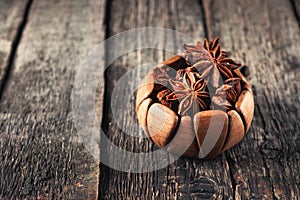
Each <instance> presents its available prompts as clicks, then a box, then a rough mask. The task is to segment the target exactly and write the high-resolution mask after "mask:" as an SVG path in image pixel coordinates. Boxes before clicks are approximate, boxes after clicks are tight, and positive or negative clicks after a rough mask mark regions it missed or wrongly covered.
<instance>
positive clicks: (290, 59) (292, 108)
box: [204, 0, 300, 199]
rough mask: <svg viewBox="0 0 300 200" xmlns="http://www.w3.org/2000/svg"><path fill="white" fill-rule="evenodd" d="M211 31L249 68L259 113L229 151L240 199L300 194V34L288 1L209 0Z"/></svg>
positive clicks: (274, 197)
mask: <svg viewBox="0 0 300 200" xmlns="http://www.w3.org/2000/svg"><path fill="white" fill-rule="evenodd" d="M204 3H205V7H206V11H207V12H208V13H209V15H208V16H209V18H210V19H209V20H210V21H211V23H210V24H211V26H210V27H209V28H210V29H211V33H212V36H217V35H220V36H221V38H222V39H221V42H222V43H223V44H224V47H225V49H231V52H232V56H234V57H240V58H242V59H243V62H242V63H243V64H246V65H248V66H249V68H250V72H251V77H250V84H251V85H252V87H253V91H254V95H255V114H254V119H253V123H252V126H251V128H250V130H249V133H248V134H247V135H246V137H245V139H244V140H243V141H242V142H241V143H239V144H238V145H236V146H235V147H234V148H232V149H231V150H229V151H228V154H227V157H228V159H229V161H230V162H229V165H230V168H231V172H232V177H233V178H234V179H235V182H234V192H235V194H234V195H235V197H236V199H246V198H250V199H254V198H255V199H262V198H265V199H297V198H299V196H300V193H299V192H300V185H299V181H297V180H299V178H296V177H299V171H300V169H299V166H300V163H299V161H300V154H299V152H300V149H299V143H300V137H299V132H300V126H299V118H300V115H299V110H300V107H299V106H300V104H299V96H300V95H299V75H300V73H299V72H300V71H299V69H300V67H299V66H300V58H299V52H300V46H299V43H300V34H299V26H298V22H297V20H296V18H295V16H294V15H293V11H292V7H291V4H290V2H289V1H282V0H273V1H269V0H265V1H260V0H254V1H252V0H246V1H238V0H229V1H222V0H218V1H206V0H205V1H204Z"/></svg>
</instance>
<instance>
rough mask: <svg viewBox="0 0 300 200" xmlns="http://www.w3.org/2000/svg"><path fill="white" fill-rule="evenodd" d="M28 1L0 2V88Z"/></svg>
mask: <svg viewBox="0 0 300 200" xmlns="http://www.w3.org/2000/svg"><path fill="white" fill-rule="evenodd" d="M28 3H29V1H18V0H12V1H0V19H1V21H0V47H1V48H0V88H2V84H3V81H4V77H5V75H6V73H8V68H9V65H10V63H9V62H10V60H9V58H10V57H11V56H12V54H13V51H14V49H15V47H16V45H17V40H18V39H17V37H18V32H19V31H21V30H20V27H21V25H22V23H23V20H24V16H25V14H26V13H25V12H26V6H27V5H28Z"/></svg>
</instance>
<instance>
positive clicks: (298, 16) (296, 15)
mask: <svg viewBox="0 0 300 200" xmlns="http://www.w3.org/2000/svg"><path fill="white" fill-rule="evenodd" d="M290 3H291V6H292V10H293V13H294V16H295V18H296V20H297V22H298V26H299V28H300V13H299V11H300V3H299V2H298V6H299V8H297V4H296V3H297V2H296V1H295V0H290ZM297 9H299V10H297Z"/></svg>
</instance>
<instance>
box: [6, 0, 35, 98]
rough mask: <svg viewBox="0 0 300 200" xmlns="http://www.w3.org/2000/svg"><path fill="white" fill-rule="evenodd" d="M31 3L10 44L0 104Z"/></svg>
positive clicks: (29, 0)
mask: <svg viewBox="0 0 300 200" xmlns="http://www.w3.org/2000/svg"><path fill="white" fill-rule="evenodd" d="M32 2H33V0H28V2H27V5H26V7H25V12H24V14H23V18H22V21H21V22H20V24H19V26H18V29H17V34H16V36H15V38H14V40H13V42H12V48H11V51H10V53H9V58H8V64H7V67H6V71H5V73H4V77H3V81H2V85H0V102H1V99H2V95H3V92H4V90H5V88H6V85H7V82H8V80H9V77H10V74H11V71H12V68H13V63H14V58H15V55H16V52H17V49H18V46H19V44H20V41H21V39H22V35H23V31H24V29H25V27H26V24H27V21H28V16H29V13H30V8H31V5H32Z"/></svg>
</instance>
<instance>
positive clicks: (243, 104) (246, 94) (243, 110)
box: [235, 90, 254, 132]
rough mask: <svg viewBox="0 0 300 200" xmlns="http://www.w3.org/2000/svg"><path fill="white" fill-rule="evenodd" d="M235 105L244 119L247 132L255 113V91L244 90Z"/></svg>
mask: <svg viewBox="0 0 300 200" xmlns="http://www.w3.org/2000/svg"><path fill="white" fill-rule="evenodd" d="M235 107H236V110H237V111H238V113H239V114H240V115H241V117H242V119H243V121H244V124H245V129H246V132H248V130H249V128H250V126H251V122H252V119H253V114H254V97H253V93H252V92H251V91H249V90H244V91H242V93H241V94H240V96H239V98H238V100H237V102H236V103H235Z"/></svg>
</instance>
